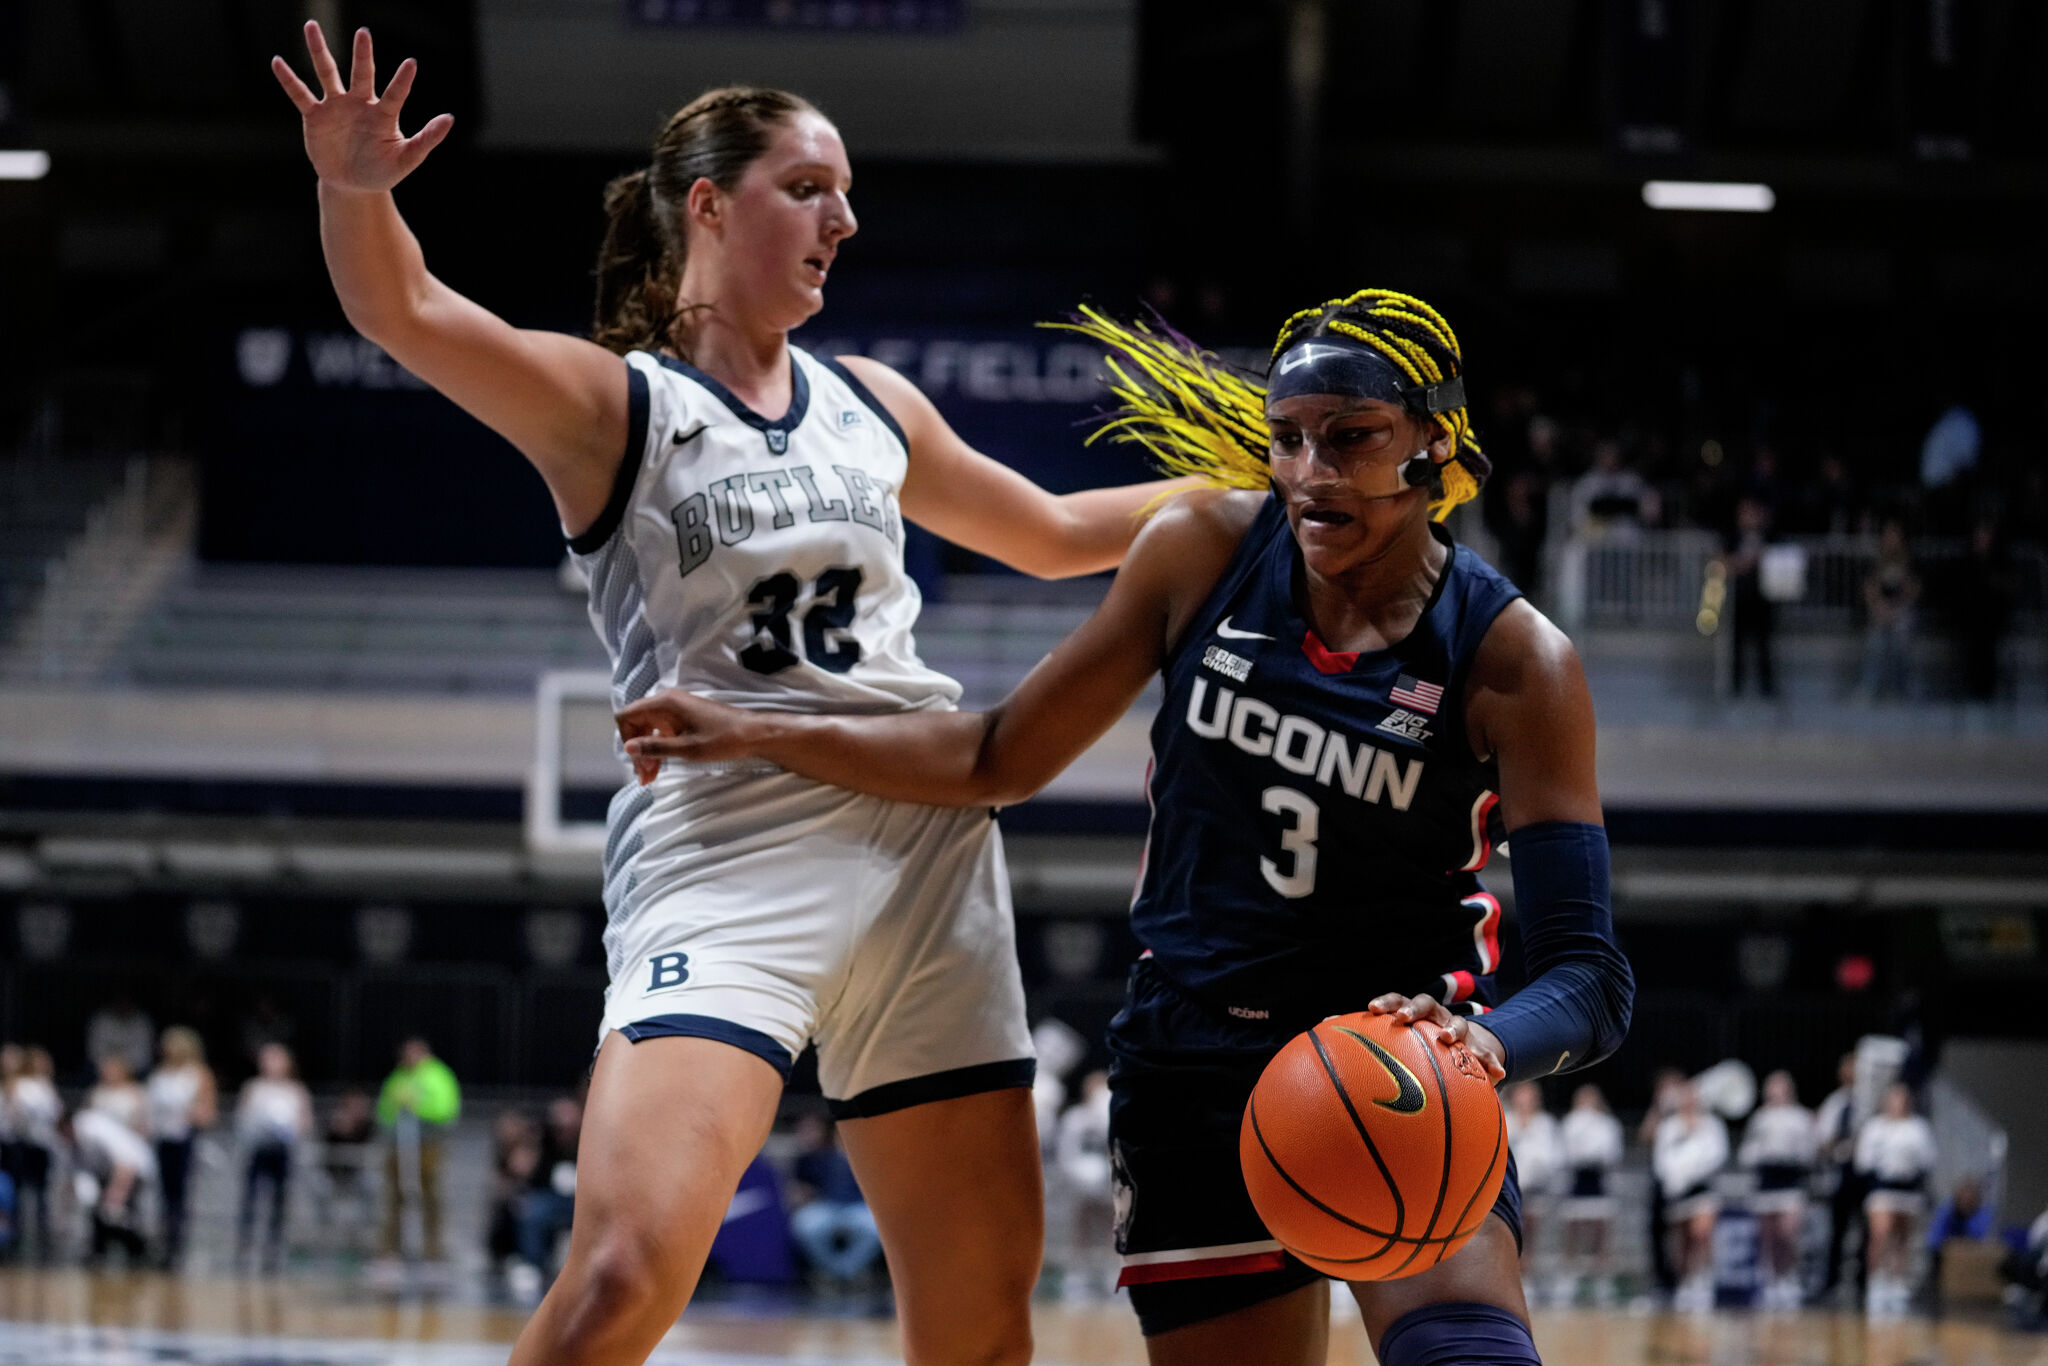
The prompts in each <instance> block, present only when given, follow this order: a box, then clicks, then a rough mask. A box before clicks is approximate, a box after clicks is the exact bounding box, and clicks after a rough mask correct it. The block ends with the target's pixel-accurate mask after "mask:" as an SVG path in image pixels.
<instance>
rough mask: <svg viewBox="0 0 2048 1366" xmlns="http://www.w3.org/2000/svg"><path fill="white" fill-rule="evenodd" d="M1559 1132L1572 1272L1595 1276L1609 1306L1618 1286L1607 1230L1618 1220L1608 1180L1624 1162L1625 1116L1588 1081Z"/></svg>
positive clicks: (1597, 1295)
mask: <svg viewBox="0 0 2048 1366" xmlns="http://www.w3.org/2000/svg"><path fill="white" fill-rule="evenodd" d="M1557 1137H1558V1148H1559V1151H1560V1153H1561V1155H1562V1157H1563V1159H1564V1166H1565V1171H1566V1173H1567V1175H1568V1176H1569V1178H1570V1181H1571V1185H1570V1186H1569V1188H1568V1189H1567V1192H1566V1194H1565V1198H1564V1208H1563V1211H1562V1212H1563V1215H1564V1255H1565V1264H1566V1268H1567V1274H1569V1275H1571V1276H1573V1277H1574V1278H1578V1277H1590V1278H1591V1280H1592V1283H1593V1302H1594V1304H1596V1305H1604V1304H1606V1303H1607V1302H1608V1301H1609V1300H1610V1299H1611V1298H1612V1296H1613V1291H1614V1283H1613V1281H1611V1280H1610V1279H1609V1278H1608V1275H1607V1233H1608V1229H1609V1228H1610V1227H1611V1226H1612V1224H1613V1222H1614V1197H1613V1195H1611V1194H1610V1193H1609V1192H1608V1189H1607V1180H1608V1175H1609V1173H1611V1172H1612V1171H1613V1170H1614V1169H1615V1168H1616V1167H1618V1166H1620V1165H1621V1141H1622V1136H1621V1121H1620V1120H1618V1119H1616V1118H1615V1117H1614V1116H1613V1115H1612V1114H1611V1113H1609V1111H1608V1109H1607V1097H1606V1096H1604V1095H1602V1094H1601V1092H1600V1088H1599V1087H1597V1086H1595V1085H1593V1084H1592V1083H1591V1082H1587V1083H1585V1084H1584V1085H1582V1086H1580V1087H1579V1089H1578V1090H1576V1091H1574V1092H1572V1108H1571V1110H1570V1111H1569V1112H1568V1113H1567V1114H1566V1115H1565V1117H1564V1119H1563V1121H1562V1122H1560V1123H1559V1125H1558V1126H1557Z"/></svg>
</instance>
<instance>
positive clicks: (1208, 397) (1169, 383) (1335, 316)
mask: <svg viewBox="0 0 2048 1366" xmlns="http://www.w3.org/2000/svg"><path fill="white" fill-rule="evenodd" d="M1044 326H1046V327H1051V328H1057V329H1059V330H1062V331H1067V332H1076V333H1079V334H1080V335H1081V336H1083V337H1086V338H1088V339H1089V340H1090V341H1093V342H1097V343H1099V344H1100V345H1102V346H1103V347H1104V348H1105V349H1106V350H1107V351H1108V352H1109V355H1108V357H1107V358H1106V359H1107V362H1108V365H1109V369H1110V373H1111V375H1112V376H1113V377H1114V378H1113V379H1112V380H1111V382H1110V386H1109V389H1110V392H1111V393H1112V394H1113V395H1115V397H1116V399H1117V404H1116V406H1115V407H1114V408H1112V409H1111V410H1110V412H1109V413H1108V414H1107V415H1106V416H1105V419H1104V420H1103V422H1102V423H1101V424H1100V425H1099V426H1097V427H1096V429H1095V431H1094V432H1092V433H1090V435H1089V437H1088V440H1089V441H1090V442H1094V441H1097V440H1100V439H1102V438H1104V437H1107V438H1108V439H1109V440H1111V441H1114V442H1131V443H1135V444H1137V445H1140V446H1143V447H1144V448H1145V449H1146V451H1148V452H1149V453H1150V454H1151V456H1152V459H1153V462H1154V463H1155V464H1157V465H1158V466H1159V468H1160V470H1161V471H1163V472H1164V473H1166V474H1168V475H1193V476H1195V477H1196V478H1198V479H1201V480H1202V481H1203V482H1205V483H1207V484H1209V485H1211V486H1213V487H1216V488H1234V489H1263V488H1266V487H1268V485H1269V483H1270V481H1271V479H1272V469H1271V465H1270V459H1271V455H1270V452H1271V438H1270V436H1269V434H1268V431H1267V427H1266V390H1265V386H1264V385H1261V384H1258V383H1256V382H1254V381H1253V380H1250V379H1248V378H1246V377H1245V376H1244V375H1242V374H1240V373H1238V371H1236V370H1235V369H1233V368H1232V367H1231V366H1229V365H1228V364H1227V363H1225V362H1224V361H1223V360H1222V359H1221V358H1220V357H1218V356H1217V355H1216V354H1215V353H1214V352H1213V351H1205V350H1203V349H1202V348H1201V347H1200V346H1198V345H1196V344H1195V343H1194V342H1193V341H1190V340H1189V339H1188V338H1186V337H1184V336H1182V335H1181V334H1180V333H1178V332H1176V331H1174V330H1173V329H1172V328H1170V327H1166V326H1165V325H1163V324H1162V325H1160V326H1158V327H1154V326H1152V325H1151V324H1149V323H1146V322H1143V321H1136V322H1120V321H1118V320H1116V319H1114V318H1111V317H1109V316H1107V315H1106V314H1103V313H1102V312H1100V311H1098V310H1096V309H1093V308H1088V307H1085V306H1084V307H1083V308H1082V309H1081V310H1080V312H1079V313H1078V314H1077V315H1076V317H1075V318H1074V320H1073V321H1071V322H1064V323H1046V324H1044ZM1325 334H1335V335H1337V336H1341V337H1348V338H1350V339H1352V340H1354V341H1360V342H1364V343H1365V344H1366V345H1368V346H1371V347H1373V348H1374V349H1375V350H1377V351H1379V352H1380V353H1381V354H1382V355H1384V356H1386V357H1387V359H1388V360H1390V361H1392V362H1393V363H1394V365H1395V367H1396V368H1398V369H1399V370H1400V371H1401V373H1402V374H1404V375H1406V376H1407V377H1408V379H1409V381H1410V382H1412V383H1414V384H1435V383H1438V382H1441V381H1443V380H1447V379H1451V378H1454V377H1456V376H1457V375H1459V374H1461V373H1462V372H1463V368H1464V366H1463V357H1462V355H1461V353H1460V351H1459V349H1458V337H1457V334H1456V333H1455V332H1453V331H1451V325H1450V324H1449V323H1447V322H1445V321H1444V318H1443V315H1442V314H1440V313H1438V312H1437V311H1436V310H1435V309H1434V308H1431V307H1430V306H1429V305H1428V304H1426V303H1424V302H1422V300H1420V299H1417V298H1415V297H1413V296H1412V295H1408V294H1397V293H1395V292H1394V291H1392V290H1386V289H1363V290H1360V291H1359V292H1358V293H1356V294H1351V295H1347V296H1345V297H1344V298H1341V299H1331V300H1329V301H1328V302H1326V303H1322V304H1319V305H1317V306H1316V307H1314V308H1306V309H1303V310H1302V311H1301V312H1299V313H1296V314H1295V315H1294V316H1292V317H1291V318H1289V319H1288V320H1287V321H1286V322H1285V323H1283V324H1282V325H1281V327H1280V335H1279V339H1278V340H1277V341H1276V342H1275V343H1274V346H1273V357H1274V358H1275V359H1277V358H1278V357H1279V355H1280V353H1281V352H1283V351H1285V350H1287V349H1288V348H1289V347H1291V346H1293V345H1294V344H1296V343H1297V342H1301V341H1305V340H1307V339H1308V338H1310V337H1316V336H1322V335H1325ZM1436 418H1437V420H1438V421H1439V422H1441V423H1443V424H1444V427H1445V428H1446V429H1447V430H1448V431H1449V432H1450V434H1451V439H1452V454H1451V458H1450V459H1449V460H1447V461H1445V462H1444V463H1443V464H1441V465H1439V466H1438V467H1437V473H1438V477H1439V478H1440V479H1441V481H1442V489H1441V492H1439V493H1438V494H1437V495H1436V496H1434V497H1433V498H1432V499H1431V501H1430V505H1429V515H1430V516H1431V517H1432V518H1434V519H1436V520H1437V521H1442V520H1443V519H1444V517H1445V516H1446V515H1448V514H1449V512H1450V510H1451V509H1452V508H1454V507H1456V506H1457V505H1458V504H1460V503H1464V502H1468V501H1470V500H1471V499H1472V498H1474V497H1476V496H1477V495H1478V493H1479V485H1480V482H1481V481H1482V480H1483V479H1485V477H1486V475H1487V474H1488V473H1489V472H1490V471H1491V468H1492V465H1491V462H1489V461H1488V460H1487V458H1486V456H1485V455H1484V454H1483V453H1482V452H1481V451H1480V449H1479V442H1478V440H1477V439H1476V438H1475V437H1474V436H1473V434H1472V418H1471V414H1470V413H1469V412H1468V411H1467V410H1466V409H1464V408H1454V409H1450V410H1448V411H1446V412H1441V413H1438V414H1436Z"/></svg>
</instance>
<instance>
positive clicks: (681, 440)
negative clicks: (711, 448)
mask: <svg viewBox="0 0 2048 1366" xmlns="http://www.w3.org/2000/svg"><path fill="white" fill-rule="evenodd" d="M709 425H710V424H708V423H704V422H699V423H698V424H697V425H696V426H694V427H692V428H690V430H689V431H687V432H680V431H679V432H677V433H675V434H674V435H673V436H671V437H669V439H668V444H669V445H671V446H682V445H687V444H688V443H690V442H692V441H695V440H696V439H697V438H698V437H700V436H702V435H703V434H704V429H705V427H707V426H709Z"/></svg>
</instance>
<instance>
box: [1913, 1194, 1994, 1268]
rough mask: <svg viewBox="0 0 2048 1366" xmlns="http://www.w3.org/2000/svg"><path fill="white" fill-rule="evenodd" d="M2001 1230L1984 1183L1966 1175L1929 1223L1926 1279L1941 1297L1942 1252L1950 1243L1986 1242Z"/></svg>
mask: <svg viewBox="0 0 2048 1366" xmlns="http://www.w3.org/2000/svg"><path fill="white" fill-rule="evenodd" d="M1997 1231H1998V1219H1997V1214H1996V1211H1994V1210H1993V1209H1992V1208H1991V1206H1989V1205H1987V1204H1985V1203H1984V1183H1983V1182H1981V1181H1979V1180H1978V1179H1977V1178H1976V1177H1974V1176H1965V1177H1963V1178H1961V1179H1960V1180H1958V1181H1957V1182H1956V1183H1955V1185H1954V1186H1953V1187H1952V1188H1951V1189H1950V1190H1949V1193H1948V1198H1947V1199H1946V1200H1943V1201H1942V1202H1941V1204H1940V1205H1939V1206H1937V1207H1936V1208H1935V1211H1934V1217H1933V1218H1931V1219H1929V1220H1928V1221H1927V1280H1928V1283H1929V1284H1930V1285H1931V1286H1933V1287H1934V1289H1935V1292H1936V1293H1937V1294H1939V1292H1940V1289H1941V1260H1942V1252H1943V1251H1944V1250H1945V1249H1946V1248H1947V1247H1948V1245H1949V1244H1950V1243H1951V1242H1955V1241H1958V1240H1960V1241H1963V1242H1983V1241H1984V1240H1985V1239H1987V1238H1990V1237H1992V1236H1994V1235H1995V1234H1996V1233H1997Z"/></svg>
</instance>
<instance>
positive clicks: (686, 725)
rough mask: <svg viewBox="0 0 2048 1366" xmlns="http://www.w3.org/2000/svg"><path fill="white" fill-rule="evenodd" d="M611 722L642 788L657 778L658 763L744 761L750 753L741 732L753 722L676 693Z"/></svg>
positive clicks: (630, 707) (643, 702) (736, 711)
mask: <svg viewBox="0 0 2048 1366" xmlns="http://www.w3.org/2000/svg"><path fill="white" fill-rule="evenodd" d="M617 719H618V723H619V738H620V739H621V740H624V741H625V742H626V757H627V758H629V759H631V760H632V761H633V776H634V777H636V778H638V779H639V780H640V783H641V785H642V786H643V787H644V786H646V785H647V784H648V783H651V782H653V781H654V779H655V776H656V775H657V774H659V773H660V772H661V761H662V760H663V759H695V760H698V761H700V762H701V761H706V760H718V759H745V758H750V757H752V755H753V752H754V751H753V749H752V747H751V743H750V741H749V738H748V731H747V727H748V724H749V723H750V722H751V721H753V720H755V719H756V718H755V717H753V716H752V715H751V714H750V713H748V712H745V711H742V710H741V709H740V708H738V707H728V706H726V705H725V703H723V702H713V701H712V700H711V699H710V698H708V697H698V696H697V695H696V694H695V693H688V692H684V691H683V690H682V689H680V688H670V689H668V690H666V691H664V692H658V693H655V694H654V695H653V696H651V697H643V698H641V699H640V700H639V701H638V702H632V703H629V704H627V706H626V708H625V710H623V711H621V712H620V713H619V714H618V718H617Z"/></svg>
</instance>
